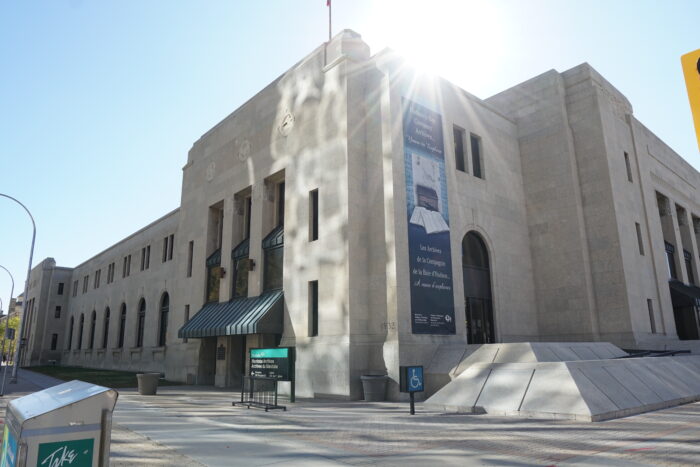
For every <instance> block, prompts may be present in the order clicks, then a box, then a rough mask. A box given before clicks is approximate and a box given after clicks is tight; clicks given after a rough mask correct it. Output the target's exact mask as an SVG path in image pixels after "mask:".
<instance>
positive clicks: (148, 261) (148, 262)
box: [146, 245, 151, 269]
mask: <svg viewBox="0 0 700 467" xmlns="http://www.w3.org/2000/svg"><path fill="white" fill-rule="evenodd" d="M150 266H151V245H148V246H147V247H146V269H148V268H149V267H150Z"/></svg>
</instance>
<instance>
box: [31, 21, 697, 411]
mask: <svg viewBox="0 0 700 467" xmlns="http://www.w3.org/2000/svg"><path fill="white" fill-rule="evenodd" d="M699 182H700V179H699V175H698V172H697V171H696V170H694V169H693V168H692V167H691V166H690V165H689V164H688V163H686V162H685V161H684V160H683V159H682V158H681V157H680V156H678V155H677V154H676V153H674V152H673V151H672V150H671V149H670V148H669V147H668V146H666V145H665V144H664V143H663V141H661V140H660V139H659V138H657V137H656V136H655V135H654V134H653V133H651V131H649V130H648V129H647V128H645V127H644V126H643V125H642V124H641V123H640V122H638V121H637V120H636V119H635V117H634V115H633V112H632V106H631V105H630V103H629V102H628V101H627V99H626V98H625V97H624V96H623V95H622V94H621V93H620V92H619V91H618V90H617V89H615V88H614V87H613V86H612V85H611V84H610V83H608V82H607V81H606V80H605V79H604V78H603V77H602V76H601V75H600V74H598V73H597V72H596V71H595V70H594V69H593V68H592V67H590V66H589V65H588V64H582V65H579V66H577V67H575V68H572V69H570V70H567V71H565V72H563V73H559V72H557V71H555V70H550V71H548V72H546V73H543V74H542V75H540V76H537V77H535V78H532V79H531V80H529V81H527V82H525V83H522V84H519V85H517V86H515V87H513V88H511V89H508V90H506V91H503V92H502V93H500V94H498V95H495V96H493V97H490V98H488V99H485V100H482V99H479V98H477V97H475V96H473V95H471V94H469V93H467V92H465V91H464V90H462V89H460V88H459V87H457V86H456V85H454V84H452V83H450V82H448V81H446V80H444V79H441V78H439V77H434V76H430V75H427V74H424V73H421V72H419V71H417V70H415V69H413V68H411V67H410V65H408V64H407V63H406V62H405V61H404V60H403V59H401V58H400V57H398V56H396V55H395V54H393V53H392V52H391V51H388V50H385V51H382V52H380V53H377V54H375V55H373V56H371V55H370V53H369V47H368V46H367V45H366V44H365V43H364V42H363V41H362V40H361V38H360V36H359V35H358V34H356V33H354V32H352V31H347V30H346V31H343V32H341V33H340V34H338V35H337V36H336V37H335V38H333V39H332V40H331V41H330V42H329V43H327V44H323V45H322V46H320V47H319V48H317V49H316V50H314V51H313V52H312V53H311V54H310V55H308V56H307V57H305V58H304V59H303V60H301V61H300V62H299V63H297V64H296V65H295V66H293V67H292V68H291V69H290V70H288V71H287V72H285V73H284V74H283V75H282V76H280V77H279V78H278V79H276V80H275V81H274V82H272V83H271V84H269V85H268V86H267V87H265V88H264V89H263V90H261V91H260V92H259V93H258V94H256V95H255V96H253V97H252V98H251V99H250V100H249V101H248V102H246V103H245V104H243V105H242V106H241V107H240V108H238V109H237V110H235V111H234V112H233V113H232V114H231V115H229V116H228V117H226V118H225V119H224V120H223V121H221V122H220V123H219V124H217V125H216V126H215V127H214V128H212V129H211V130H209V131H208V132H207V133H205V134H204V135H203V136H202V137H201V138H200V139H199V140H198V141H196V142H195V143H194V145H193V147H192V149H191V150H190V151H189V154H188V157H187V162H186V164H185V166H184V167H183V183H182V197H181V203H180V207H179V209H177V210H175V211H173V212H171V213H169V214H167V215H165V216H164V217H162V218H161V219H158V220H157V221H155V222H153V223H152V224H151V225H149V226H147V227H145V228H143V229H142V230H140V231H138V232H136V233H134V234H133V235H131V236H130V237H128V238H126V239H124V240H122V241H121V242H119V243H117V244H116V245H114V246H112V247H110V248H108V249H107V250H105V251H103V252H102V253H99V254H98V255H96V256H94V257H92V258H90V259H89V260H87V261H86V262H84V263H82V264H80V265H78V266H76V267H75V268H72V269H67V268H56V267H55V262H53V260H51V259H48V260H45V261H44V262H43V263H41V264H40V265H39V266H37V267H36V268H35V269H34V271H33V273H32V287H30V291H29V299H30V303H32V304H33V306H31V307H30V317H29V320H28V323H29V328H28V329H29V330H28V336H29V343H28V349H27V351H26V353H25V357H24V364H27V365H32V364H39V363H45V362H46V361H47V360H49V359H56V360H59V361H60V363H61V364H65V365H81V366H87V367H105V368H115V369H129V370H148V371H160V372H163V373H165V376H166V377H167V378H168V379H171V380H179V381H185V382H189V383H198V384H215V385H217V386H234V385H237V384H238V382H239V381H240V376H241V374H242V373H243V372H245V365H246V358H245V356H246V352H247V350H248V349H250V348H253V347H267V346H285V347H295V349H296V378H297V386H296V388H297V394H298V395H300V396H318V395H331V396H336V397H348V398H359V397H361V394H362V392H361V386H360V375H362V374H365V373H368V372H387V373H388V374H389V376H390V377H391V379H392V384H391V386H390V392H391V395H392V397H396V392H397V390H398V389H397V385H396V382H397V381H398V368H399V365H406V364H420V365H424V366H425V368H426V372H428V373H432V374H436V375H439V374H441V373H446V372H449V371H450V368H445V365H441V364H440V363H441V362H442V361H446V360H450V358H446V357H447V356H454V355H462V354H463V353H464V351H465V348H466V346H467V345H468V344H479V343H488V342H525V341H609V342H613V343H615V344H617V345H619V346H622V347H623V348H654V349H656V348H664V347H668V348H678V347H679V346H682V345H685V344H686V343H688V342H690V341H692V340H695V339H698V307H697V303H698V298H700V289H698V288H697V287H695V284H696V281H697V279H696V278H697V277H698V267H699V266H700V263H699V259H700V257H699V253H700V250H699V249H698V244H699V243H700V239H699V238H698V232H699V231H700V204H699V200H700V198H699V197H698V192H697V187H698V186H700V184H699ZM58 284H64V286H63V287H64V290H65V291H64V293H63V295H61V296H60V298H59V294H58V293H57V291H58V288H57V287H58ZM59 306H60V307H61V313H60V316H59V313H57V312H56V311H55V309H56V307H59ZM54 335H57V337H56V338H55V341H56V345H55V346H54V345H53V340H54V337H53V336H54ZM680 339H683V341H681V340H680ZM54 347H55V350H49V349H50V348H54Z"/></svg>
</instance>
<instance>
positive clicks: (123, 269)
mask: <svg viewBox="0 0 700 467" xmlns="http://www.w3.org/2000/svg"><path fill="white" fill-rule="evenodd" d="M124 277H126V256H125V257H124V260H123V262H122V278H124Z"/></svg>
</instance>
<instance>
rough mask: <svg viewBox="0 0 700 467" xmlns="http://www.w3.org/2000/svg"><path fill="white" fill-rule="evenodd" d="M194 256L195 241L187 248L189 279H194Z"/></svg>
mask: <svg viewBox="0 0 700 467" xmlns="http://www.w3.org/2000/svg"><path fill="white" fill-rule="evenodd" d="M193 256H194V241H190V244H189V246H188V247H187V277H192V257H193Z"/></svg>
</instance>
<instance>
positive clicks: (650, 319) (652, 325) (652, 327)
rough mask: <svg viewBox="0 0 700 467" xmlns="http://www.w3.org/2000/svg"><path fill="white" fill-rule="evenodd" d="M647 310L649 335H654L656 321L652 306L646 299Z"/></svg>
mask: <svg viewBox="0 0 700 467" xmlns="http://www.w3.org/2000/svg"><path fill="white" fill-rule="evenodd" d="M647 309H648V310H649V326H650V327H651V333H652V334H656V320H655V319H654V304H653V303H652V301H651V298H647Z"/></svg>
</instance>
